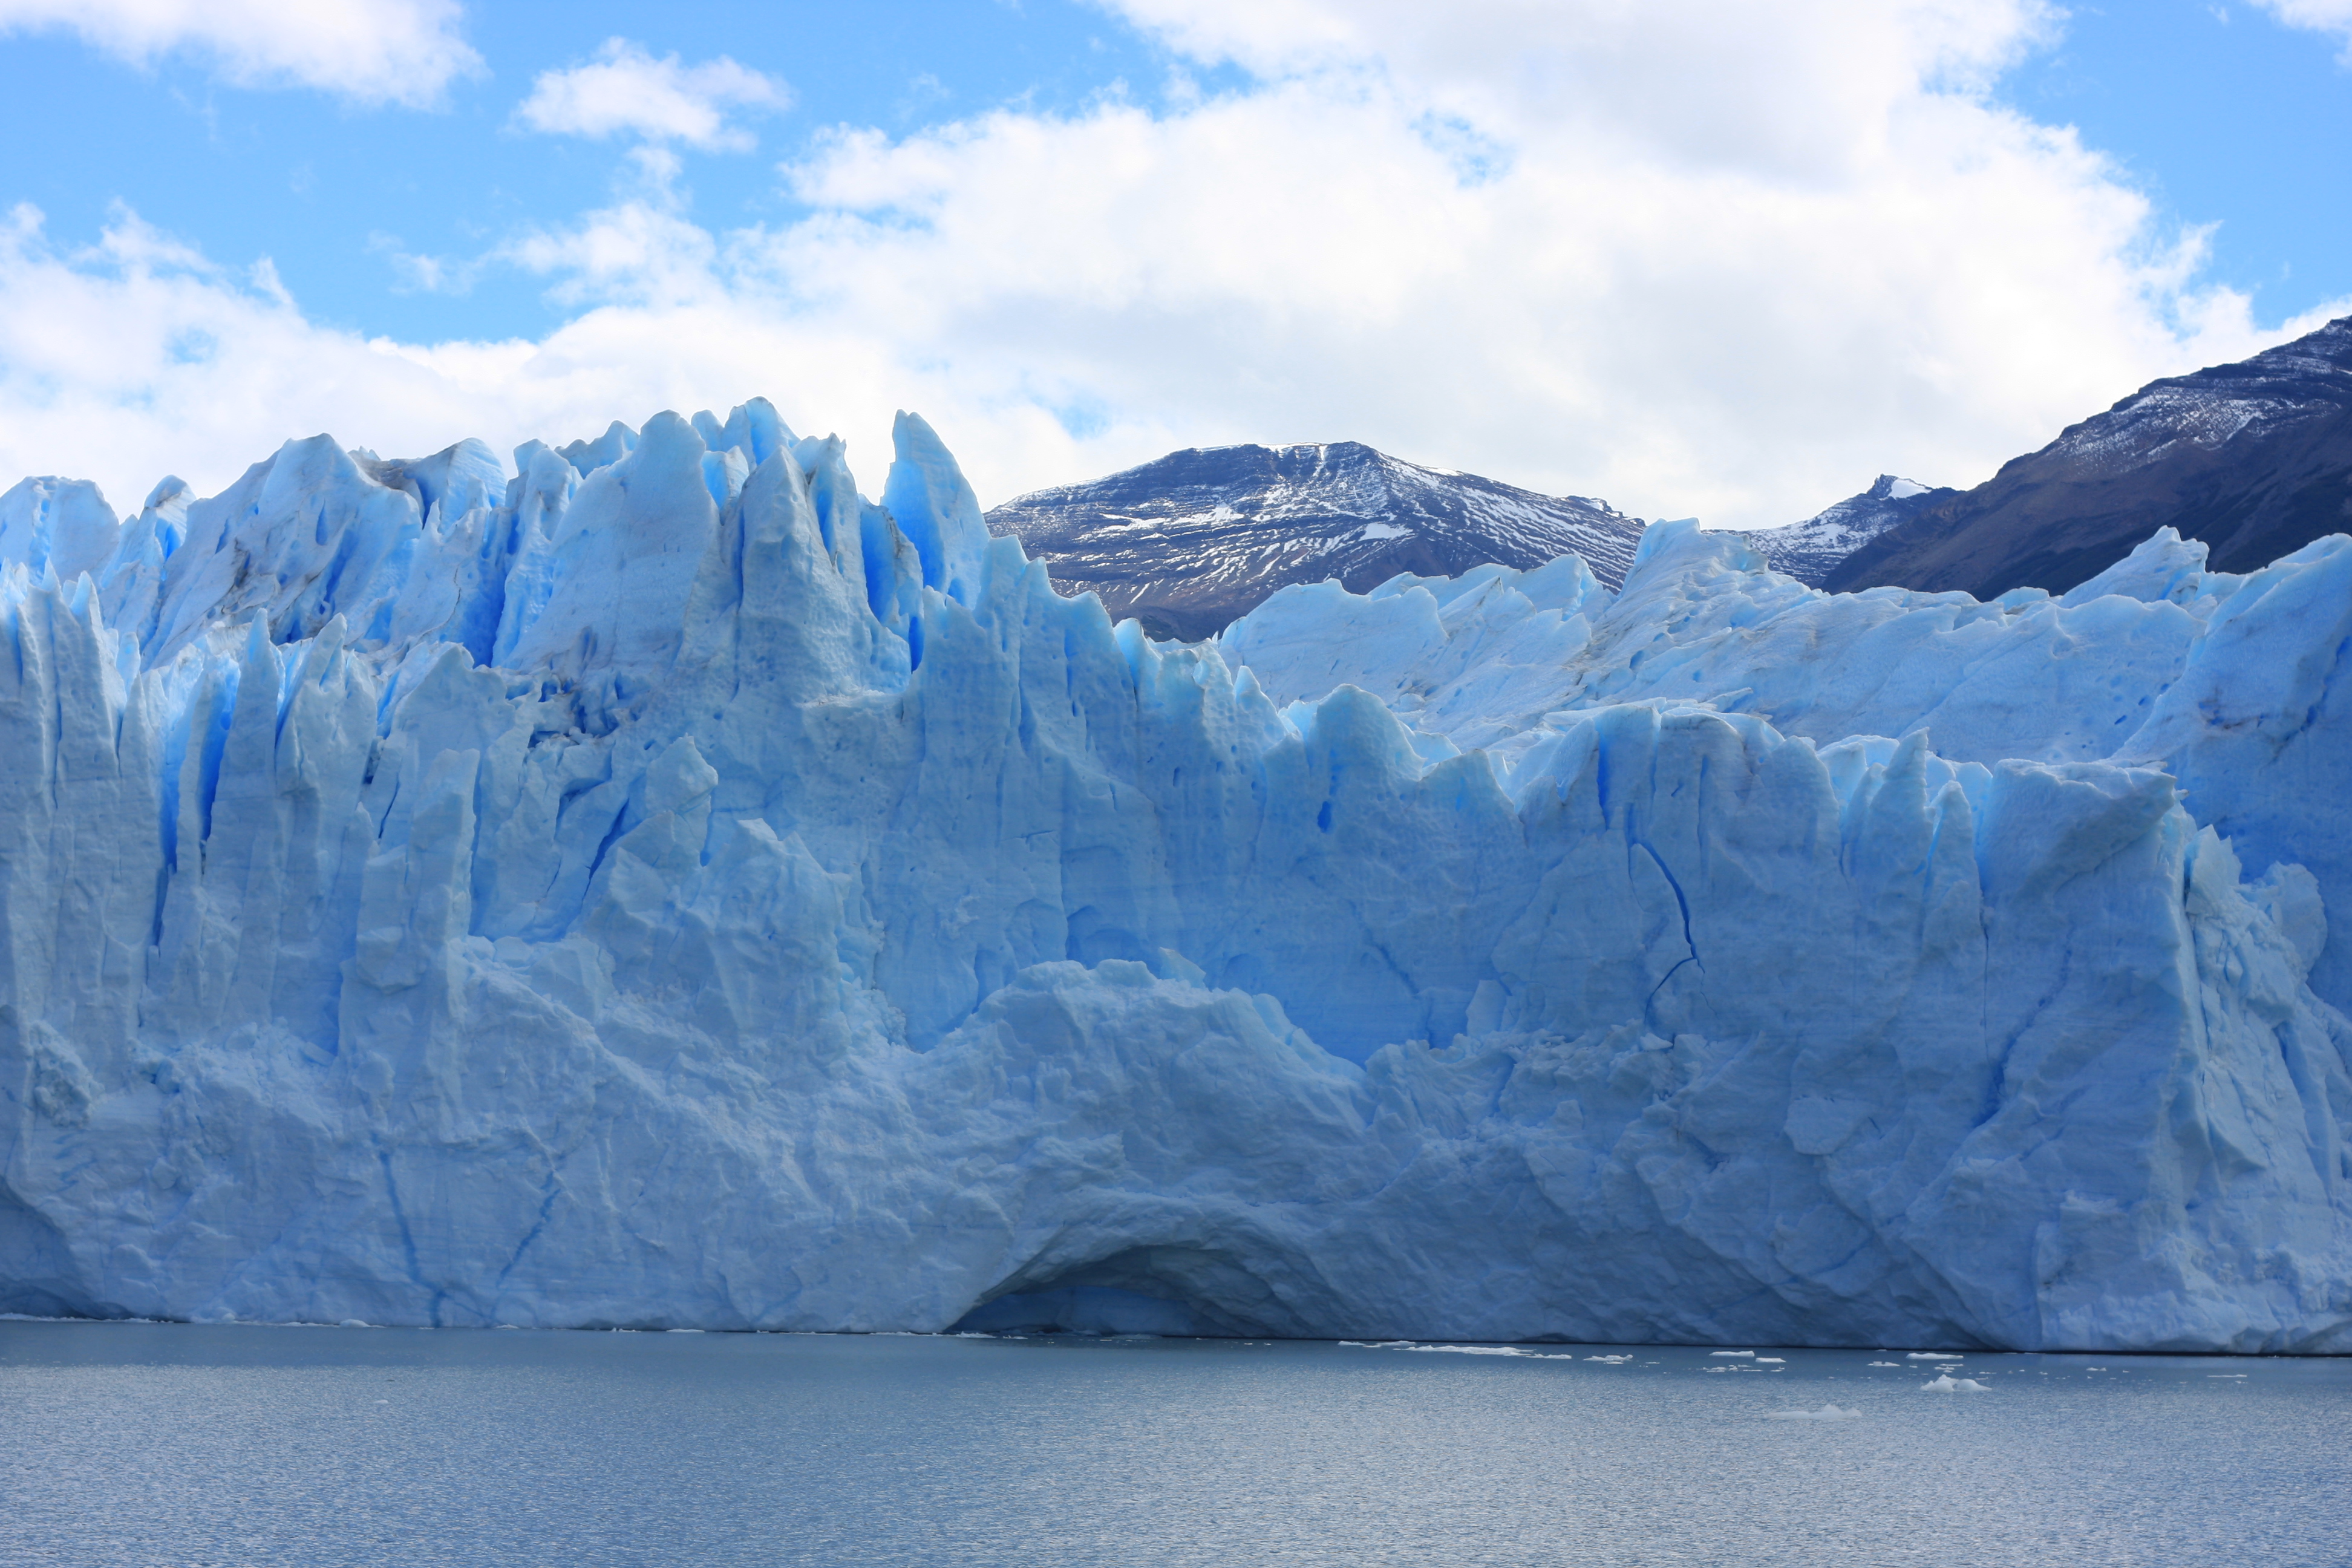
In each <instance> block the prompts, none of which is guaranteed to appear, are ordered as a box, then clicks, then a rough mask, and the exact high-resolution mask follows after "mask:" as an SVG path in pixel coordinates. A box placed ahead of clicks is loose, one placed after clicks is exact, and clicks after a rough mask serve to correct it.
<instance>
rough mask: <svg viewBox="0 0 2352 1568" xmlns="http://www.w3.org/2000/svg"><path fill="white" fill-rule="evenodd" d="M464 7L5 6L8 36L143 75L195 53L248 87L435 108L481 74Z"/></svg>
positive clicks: (306, 2)
mask: <svg viewBox="0 0 2352 1568" xmlns="http://www.w3.org/2000/svg"><path fill="white" fill-rule="evenodd" d="M460 20H461V10H460V7H459V5H458V3H457V0H0V32H17V31H34V30H42V29H56V30H60V31H68V32H72V33H75V34H78V35H79V36H80V37H81V38H82V39H83V40H84V41H85V42H87V43H89V44H90V45H91V46H93V47H97V48H100V49H103V50H105V51H106V52H108V53H109V54H112V55H115V56H117V57H119V58H122V59H125V60H129V61H131V63H133V64H136V65H142V66H144V65H152V64H153V63H154V62H155V61H156V60H158V59H160V58H163V57H164V56H167V55H172V54H176V53H189V54H194V55H197V56H200V57H205V58H210V59H212V60H213V61H214V62H215V64H216V65H217V67H218V68H219V69H220V70H221V71H222V73H223V74H224V75H226V77H227V78H228V79H230V80H232V81H235V82H237V83H240V84H242V85H247V86H286V85H294V86H300V87H314V88H319V89H324V90H325V91H328V92H332V93H336V94H339V95H341V96H342V97H344V98H348V99H352V100H354V101H357V102H360V103H367V104H380V103H393V104H404V105H407V106H409V107H411V108H424V107H429V106H431V105H433V104H436V103H437V102H439V101H440V100H441V98H442V95H443V94H444V92H445V91H446V89H447V88H448V86H449V84H450V82H452V81H453V80H455V79H457V78H460V77H466V76H473V75H477V74H478V73H480V71H481V70H482V69H483V66H482V59H481V57H480V56H479V55H478V54H476V53H475V52H474V51H473V49H471V48H470V47H467V44H466V41H465V39H464V38H463V37H461V36H460V29H459V26H458V24H459V22H460Z"/></svg>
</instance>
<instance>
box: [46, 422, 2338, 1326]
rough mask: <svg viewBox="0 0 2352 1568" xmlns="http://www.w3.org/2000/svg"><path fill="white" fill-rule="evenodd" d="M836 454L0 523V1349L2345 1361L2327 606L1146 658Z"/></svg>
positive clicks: (458, 476)
mask: <svg viewBox="0 0 2352 1568" xmlns="http://www.w3.org/2000/svg"><path fill="white" fill-rule="evenodd" d="M896 442H897V456H896V461H895V462H894V463H893V465H892V467H891V469H890V472H889V476H888V479H887V483H886V484H885V486H884V488H883V491H882V498H881V500H880V501H879V503H876V502H872V501H868V500H865V499H863V498H862V497H861V496H860V495H859V493H858V491H857V489H856V485H855V483H854V481H853V480H852V479H851V476H850V474H849V471H848V469H847V468H846V466H845V455H844V449H843V447H842V445H841V443H840V442H839V441H838V440H835V439H832V438H827V439H824V440H803V439H799V438H797V437H794V436H793V433H792V432H791V431H790V430H788V429H787V428H785V427H784V426H783V425H782V422H781V421H780V420H779V419H778V418H777V416H776V415H775V413H774V411H773V410H772V408H770V407H769V406H768V405H766V404H764V403H758V402H755V403H753V404H751V405H746V406H745V407H743V408H740V409H737V410H735V411H734V412H733V413H732V414H731V415H730V416H729V417H728V418H727V419H726V420H724V421H721V420H719V419H717V418H715V417H713V416H709V415H698V416H695V418H694V419H693V420H691V421H688V420H685V419H681V418H678V417H677V416H674V415H662V416H656V418H654V419H653V420H651V421H650V422H648V423H647V424H646V426H645V428H644V429H643V431H642V432H639V431H633V430H631V429H629V428H628V427H627V426H623V425H614V426H613V427H612V428H611V429H609V430H608V431H606V432H605V434H604V436H603V437H599V438H597V439H595V440H593V441H583V442H576V443H573V444H572V445H571V446H569V447H563V448H561V449H554V448H550V447H544V446H541V445H540V444H538V443H531V444H530V445H527V446H526V447H523V448H521V449H520V451H519V452H518V453H517V454H516V465H515V467H516V472H515V473H514V474H513V475H512V476H509V474H508V473H507V472H506V471H505V469H504V468H503V466H502V465H501V464H500V463H499V460H498V459H497V458H495V456H494V455H493V454H491V453H490V452H489V451H488V450H487V449H486V448H484V447H481V446H479V445H478V444H477V443H472V442H467V443H463V444H461V445H459V446H457V447H451V448H449V449H448V450H447V451H445V452H442V453H439V454H437V455H436V456H435V457H432V458H425V459H420V460H415V461H394V462H388V461H383V460H379V459H377V458H374V457H373V455H372V454H369V453H366V452H346V451H344V450H342V449H341V448H340V447H338V446H336V444H335V443H334V442H332V441H331V440H329V439H327V438H325V437H320V438H316V439H312V440H309V441H298V442H294V443H290V444H289V445H288V446H287V447H284V448H283V449H281V450H280V451H279V452H278V454H277V455H276V456H275V457H273V458H270V459H268V461H266V462H263V463H260V464H258V465H257V466H255V467H254V468H252V469H250V470H249V471H248V472H247V474H246V475H245V476H244V478H242V479H239V480H238V481H237V482H236V484H235V485H233V486H232V487H231V488H230V489H228V490H227V491H226V492H225V493H223V494H221V495H219V496H215V497H213V498H210V499H205V500H198V499H195V498H194V497H193V496H191V495H190V493H189V492H188V490H187V489H186V487H184V486H182V485H180V484H179V483H178V482H177V481H173V480H167V481H165V482H164V483H163V485H160V486H159V487H157V489H156V491H155V493H154V494H153V495H152V496H151V497H150V498H149V500H148V501H147V503H146V505H145V506H144V507H143V508H142V510H141V511H140V512H139V513H138V514H137V515H136V516H134V517H131V518H130V519H127V520H123V521H119V522H118V521H117V520H116V519H115V518H114V516H113V514H112V513H111V512H110V511H109V510H107V509H106V507H105V505H104V503H103V501H102V500H100V498H99V497H98V496H97V494H96V492H95V491H94V490H92V489H89V487H88V486H86V485H75V484H71V483H67V482H62V481H56V480H28V481H26V483H25V484H23V485H20V486H18V487H17V488H16V489H14V490H12V491H10V492H8V493H7V495H6V496H5V497H0V563H5V565H0V615H5V618H6V623H7V630H8V637H9V649H10V657H9V658H7V659H5V660H0V937H4V938H5V941H4V942H0V965H5V1009H4V1010H0V1307H6V1308H11V1309H14V1310H34V1311H74V1312H85V1313H99V1314H114V1313H133V1314H140V1315H149V1316H161V1317H184V1318H195V1319H224V1318H230V1317H236V1318H246V1319H271V1320H296V1321H329V1322H333V1321H343V1320H346V1319H354V1318H356V1319H362V1320H365V1321H374V1322H414V1323H440V1324H447V1325H462V1324H489V1323H520V1324H539V1325H588V1324H636V1325H649V1326H650V1325H673V1326H697V1327H711V1328H719V1327H760V1328H782V1329H829V1330H861V1329H887V1328H905V1329H918V1330H940V1329H947V1328H950V1327H952V1326H955V1325H958V1324H964V1325H967V1326H972V1327H1021V1326H1035V1325H1044V1324H1058V1325H1060V1326H1063V1327H1067V1328H1076V1329H1136V1330H1150V1331H1169V1332H1182V1331H1211V1332H1245V1333H1253V1334H1259V1333H1266V1334H1276V1333H1278V1334H1307V1335H1315V1334H1323V1335H1346V1336H1350V1337H1383V1338H1390V1337H1450V1338H1465V1339H1467V1338H1476V1339H1497V1340H1522V1339H1530V1338H1542V1337H1560V1338H1570V1339H1576V1340H1601V1341H1611V1340H1613V1341H1633V1340H1662V1339H1663V1340H1682V1341H1699V1342H1706V1341H1721V1340H1729V1341H1736V1342H1746V1343H1756V1342H1782V1343H1856V1342H1860V1343H1870V1344H1885V1343H1904V1344H1937V1345H2006V1346H2019V1347H2032V1346H2045V1347H2057V1346H2079V1347H2097V1348H2111V1349H2135V1348H2158V1347H2173V1348H2230V1349H2240V1350H2253V1349H2294V1350H2328V1349H2334V1350H2344V1349H2352V1145H2347V1137H2346V1131H2345V1125H2346V1120H2347V1116H2352V1077H2347V1049H2352V1027H2347V1023H2346V1020H2345V1018H2344V1016H2343V1015H2342V1014H2341V1013H2340V1012H2339V1011H2337V1008H2338V1007H2339V1006H2340V1005H2344V1004H2346V1003H2347V1001H2352V942H2347V937H2352V931H2347V925H2346V922H2345V921H2344V920H2343V919H2342V918H2341V917H2340V911H2341V910H2344V909H2346V908H2347V907H2352V903H2347V900H2352V847H2347V824H2346V823H2345V821H2344V820H2343V813H2342V802H2343V800H2344V799H2345V797H2346V794H2347V792H2346V790H2345V787H2344V785H2345V784H2346V782H2347V780H2352V756H2347V745H2352V742H2347V737H2352V715H2347V712H2346V704H2347V702H2352V695H2347V687H2348V686H2352V682H2346V681H2344V680H2342V679H2339V675H2340V670H2341V666H2342V664H2343V662H2344V660H2345V658H2346V657H2347V655H2346V651H2345V650H2346V647H2347V639H2352V540H2346V539H2342V538H2336V539H2330V540H2326V541H2322V542H2319V543H2317V544H2315V545H2312V546H2309V547H2307V548H2306V549H2305V550H2303V551H2301V552H2297V553H2296V554H2294V555H2293V556H2290V557H2288V558H2287V559H2285V560H2284V561H2282V562H2280V563H2277V564H2275V565H2273V566H2272V567H2270V568H2268V569H2266V570H2265V571H2263V572H2260V573H2256V574H2252V575H2249V576H2245V577H2230V576H2223V575H2221V574H2210V573H2207V572H2205V571H2204V570H2203V560H2202V552H2201V548H2200V547H2198V546H2196V545H2194V544H2192V543H2183V542H2180V541H2179V540H2177V539H2173V538H2169V537H2168V536H2165V535H2159V536H2158V538H2157V539H2155V540H2152V541H2150V542H2149V543H2148V544H2147V545H2146V546H2144V547H2143V548H2142V549H2141V550H2140V551H2139V552H2137V554H2135V555H2134V556H2133V557H2131V558H2130V559H2129V560H2128V561H2126V562H2125V563H2121V564H2119V565H2118V566H2117V567H2116V568H2114V569H2113V570H2111V571H2110V572H2109V573H2107V574H2105V576H2104V577H2103V578H2102V579H2100V580H2099V581H2098V582H2096V583H2095V584H2086V585H2085V586H2084V587H2083V588H2080V589H2077V590H2075V591H2074V593H2072V594H2069V595H2065V596H2064V597H2063V599H2053V598H2051V597H2049V596H2047V595H2039V594H2034V593H2021V594H2012V595H2008V596H2007V597H2005V598H2003V599H2002V600H2000V601H1999V602H1997V603H1993V604H1989V605H1979V604H1977V603H1975V602H1974V601H1971V600H1969V599H1967V598H1966V597H1964V596H1962V595H1913V594H1905V593H1901V592H1898V591H1895V590H1888V589H1878V590H1873V591H1871V592H1869V593H1866V594H1863V595H1853V596H1849V597H1830V596H1825V595H1820V594H1817V593H1814V592H1811V591H1810V590H1807V589H1805V588H1804V587H1802V586H1801V584H1796V583H1794V582H1792V581H1790V579H1787V578H1784V577H1780V576H1777V575H1774V574H1769V573H1768V572H1765V571H1763V570H1761V568H1760V563H1759V562H1758V561H1757V560H1756V559H1755V558H1754V557H1753V556H1752V555H1751V554H1749V553H1748V552H1747V551H1746V549H1745V547H1744V546H1743V545H1742V544H1741V543H1740V542H1738V541H1737V540H1734V539H1728V538H1720V537H1717V538H1711V537H1709V536H1707V535H1705V534H1702V533H1699V532H1697V531H1696V530H1695V529H1693V528H1690V527H1686V526H1683V525H1665V526H1662V527H1659V528H1656V529H1654V530H1652V531H1651V532H1650V534H1649V535H1648V536H1647V538H1646V540H1645V542H1644V544H1643V551H1642V555H1641V558H1640V560H1639V562H1638V563H1637V564H1636V566H1635V568H1634V570H1633V574H1632V575H1631V576H1630V577H1629V578H1628V580H1627V582H1626V584H1625V587H1624V591H1623V593H1622V595H1617V596H1613V597H1612V595H1609V594H1608V593H1607V592H1605V591H1603V590H1602V589H1601V588H1600V587H1599V586H1598V585H1597V584H1595V583H1593V581H1592V580H1591V576H1590V574H1587V573H1586V572H1585V571H1584V570H1583V568H1582V566H1581V564H1580V563H1578V562H1577V561H1575V560H1574V559H1573V558H1568V559H1564V560H1562V561H1560V562H1557V563H1553V564H1552V565H1549V566H1547V567H1544V568H1541V569H1538V570H1536V571H1532V572H1527V573H1511V572H1507V571H1503V570H1501V569H1481V570H1480V571H1478V572H1474V573H1472V574H1468V575H1466V576H1465V577H1463V578H1460V579H1455V580H1452V581H1435V582H1431V581H1417V580H1412V579H1400V580H1398V581H1396V582H1392V583H1391V584H1387V585H1385V586H1383V587H1382V588H1381V589H1379V590H1377V591H1376V592H1374V593H1373V594H1371V595H1364V596H1356V595H1348V594H1345V593H1343V592H1341V591H1340V590H1339V589H1338V588H1336V587H1334V586H1328V585H1327V586H1324V587H1319V588H1294V589H1289V590H1286V591H1285V592H1284V593H1283V594H1281V595H1277V596H1276V598H1274V599H1273V600H1271V601H1269V602H1268V603H1267V604H1266V605H1263V606H1261V607H1260V608H1259V609H1258V610H1257V611H1256V612H1255V613H1254V614H1253V615H1251V616H1248V617H1246V618H1245V619H1244V620H1243V621H1241V622H1240V623H1237V624H1236V625H1235V626H1234V627H1232V628H1230V629H1229V630H1228V631H1227V632H1226V634H1225V635H1224V637H1223V638H1222V639H1220V640H1218V641H1216V642H1213V643H1209V644H1204V645H1202V646H1200V647H1176V646H1171V645H1162V644H1155V643H1153V642H1151V641H1150V640H1149V639H1147V638H1145V637H1142V636H1141V635H1140V633H1139V629H1138V628H1137V627H1136V626H1134V625H1133V624H1132V623H1129V624H1125V625H1121V626H1113V625H1112V624H1111V623H1110V622H1109V620H1108V617H1107V616H1105V615H1104V614H1103V612H1102V610H1101V608H1100V607H1099V605H1097V603H1096V602H1095V601H1094V600H1092V599H1091V598H1079V599H1076V600H1066V599H1062V598H1059V597H1057V596H1056V595H1055V594H1054V593H1053V592H1052V591H1051V588H1050V586H1049V584H1048V583H1047V581H1046V579H1045V574H1044V573H1043V572H1042V571H1041V570H1040V569H1039V568H1038V567H1036V566H1034V565H1033V564H1031V563H1028V562H1027V561H1025V560H1024V558H1023V555H1022V553H1021V551H1020V548H1019V546H1018V545H1017V544H1016V543H1015V542H1013V541H1011V540H996V541H992V540H990V539H989V538H988V537H987V535H986V532H985V531H984V530H983V528H982V523H981V519H980V513H979V509H978V507H977V505H976V504H975V502H974V500H973V498H972V494H971V489H970V488H969V487H968V486H967V485H966V484H965V483H964V481H963V479H962V478H961V475H960V474H959V472H958V471H957V469H956V467H955V464H954V462H953V461H952V459H951V458H950V457H949V456H948V454H947V452H946V450H945V449H944V448H943V447H941V446H940V442H939V440H938V439H937V437H935V436H934V435H933V434H932V432H931V431H930V430H929V427H928V426H925V425H924V424H923V423H922V422H921V421H920V420H919V419H916V418H913V417H911V416H901V418H900V420H899V422H898V426H897V430H896ZM2331 911H2338V912H2339V918H2338V919H2337V920H2336V921H2335V922H2334V923H2333V925H2331V922H2330V920H2329V914H2330V912H2331Z"/></svg>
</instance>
